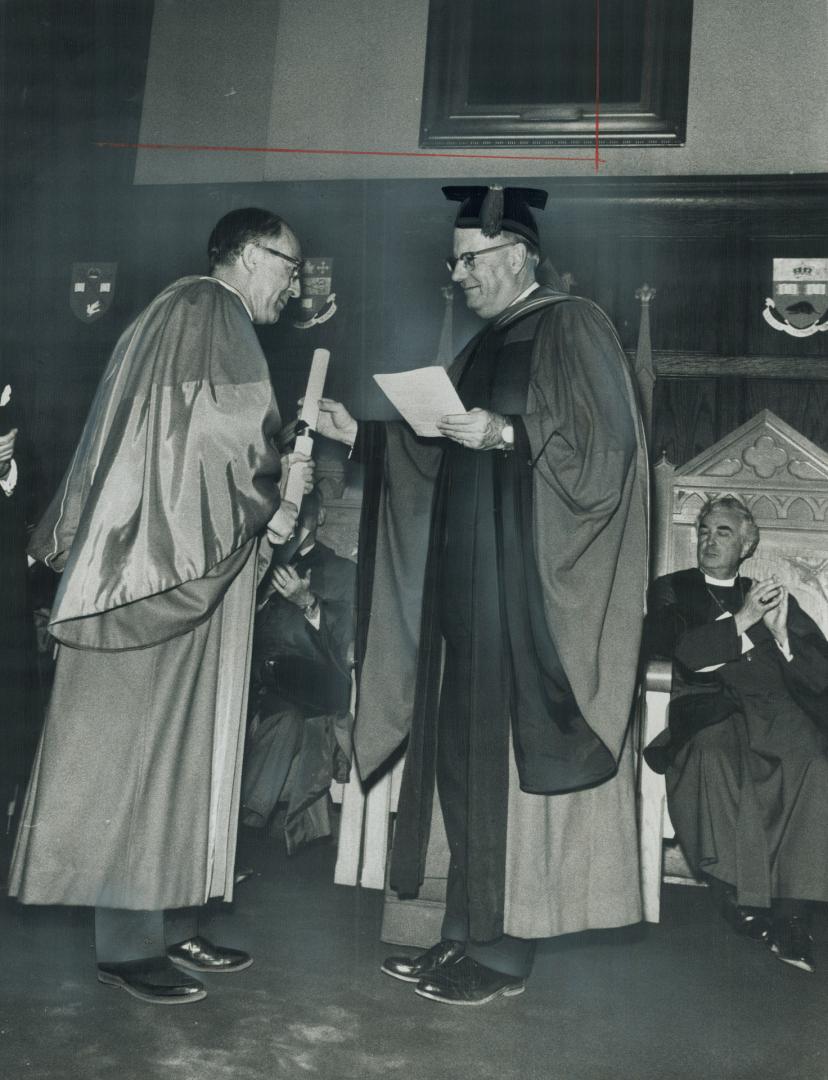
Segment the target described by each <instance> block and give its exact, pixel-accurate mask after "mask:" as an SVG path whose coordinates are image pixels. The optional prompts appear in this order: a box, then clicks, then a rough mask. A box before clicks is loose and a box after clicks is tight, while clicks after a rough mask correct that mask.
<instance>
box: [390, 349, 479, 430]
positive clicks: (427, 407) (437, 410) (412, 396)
mask: <svg viewBox="0 0 828 1080" xmlns="http://www.w3.org/2000/svg"><path fill="white" fill-rule="evenodd" d="M374 380H375V381H376V383H377V386H379V388H380V390H382V392H383V393H384V394H385V396H386V397H387V398H388V400H389V401H390V402H391V404H392V405H393V406H394V407H395V408H396V409H397V411H398V412H399V413H400V415H401V416H402V418H403V420H405V421H407V422H408V423H409V424H410V425H411V427H412V428H413V430H414V432H415V434H417V435H424V436H425V437H427V438H431V439H436V438H440V436H441V435H442V434H443V433H442V432H441V431H440V430H439V428H438V427H437V424H438V422H439V421H440V420H441V419H442V418H443V417H444V416H452V415H456V414H459V413H465V411H466V410H465V408H464V407H463V402H462V401H461V400H460V398H459V397H458V395H457V391H456V390H455V388H454V386H453V385H452V382H451V380H450V379H449V377H448V375H447V374H446V371H445V368H441V367H436V366H435V367H423V368H415V370H414V371H400V372H397V373H395V374H389V375H375V376H374Z"/></svg>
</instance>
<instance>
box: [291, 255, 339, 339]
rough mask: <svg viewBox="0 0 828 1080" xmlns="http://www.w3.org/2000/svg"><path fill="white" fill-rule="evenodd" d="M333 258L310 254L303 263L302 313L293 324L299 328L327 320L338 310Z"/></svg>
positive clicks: (300, 300)
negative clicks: (333, 283) (333, 288)
mask: <svg viewBox="0 0 828 1080" xmlns="http://www.w3.org/2000/svg"><path fill="white" fill-rule="evenodd" d="M332 280H333V259H331V258H326V257H322V256H310V257H309V258H307V259H305V260H304V261H303V263H302V292H301V295H300V298H299V307H300V310H301V315H300V316H299V318H298V319H296V320H295V322H294V323H293V325H294V326H295V327H296V328H297V329H298V330H309V329H310V327H312V326H318V325H319V324H320V323H323V322H327V321H328V319H330V318H331V316H332V315H334V314H335V312H336V293H335V292H332V291H331V282H332Z"/></svg>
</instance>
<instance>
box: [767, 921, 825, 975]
mask: <svg viewBox="0 0 828 1080" xmlns="http://www.w3.org/2000/svg"><path fill="white" fill-rule="evenodd" d="M769 944H770V948H771V952H772V953H773V954H774V956H776V958H777V959H778V960H781V961H782V963H783V964H790V965H791V967H795V968H799V969H800V971H808V972H814V971H816V963H815V961H814V953H813V947H814V939H813V937H812V936H811V930H810V925H809V922H808V919H806V918H804V917H803V916H802V915H793V916H791V917H789V918H787V919H774V920H773V927H772V929H771V932H770V939H769Z"/></svg>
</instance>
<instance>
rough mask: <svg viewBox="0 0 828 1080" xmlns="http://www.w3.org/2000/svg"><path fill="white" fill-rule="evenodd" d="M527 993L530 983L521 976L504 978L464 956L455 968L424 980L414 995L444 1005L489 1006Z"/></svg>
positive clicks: (428, 976) (447, 969)
mask: <svg viewBox="0 0 828 1080" xmlns="http://www.w3.org/2000/svg"><path fill="white" fill-rule="evenodd" d="M525 989H526V980H525V979H523V978H522V977H521V976H519V975H504V974H503V973H502V972H500V971H493V970H492V969H491V968H487V967H484V965H483V964H478V962H477V961H476V960H472V958H471V957H470V956H462V957H461V958H460V959H459V960H458V961H457V962H456V963H454V964H452V965H451V967H448V968H443V969H442V970H441V971H438V972H437V973H436V974H435V975H427V976H425V977H424V978H422V979H420V981H419V982H418V983H417V986H416V988H415V990H414V993H415V994H419V995H420V997H424V998H428V999H429V1000H430V1001H441V1002H442V1003H443V1004H444V1005H485V1004H486V1002H487V1001H493V1000H494V999H495V998H496V997H514V995H515V994H522V993H523V991H524V990H525Z"/></svg>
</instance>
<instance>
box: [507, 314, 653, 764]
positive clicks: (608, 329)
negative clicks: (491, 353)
mask: <svg viewBox="0 0 828 1080" xmlns="http://www.w3.org/2000/svg"><path fill="white" fill-rule="evenodd" d="M520 420H521V422H522V424H523V426H524V429H525V431H526V435H527V437H528V441H529V446H530V450H531V455H532V456H531V465H532V469H533V476H534V479H533V510H532V513H533V538H534V547H535V557H536V562H537V567H538V574H539V578H540V582H541V588H542V591H543V600H544V608H545V612H546V620H547V624H548V628H549V632H550V634H551V635H552V637H553V639H554V641H555V643H556V647H557V650H558V652H559V655H560V658H561V660H562V662H563V665H564V669H565V671H566V675H567V677H568V679H569V682H570V684H571V686H572V689H573V691H574V693H575V696H576V700H577V702H578V706H579V708H580V710H581V712H582V714H583V716H584V717H585V719H586V720H587V722H588V723H589V725H590V727H591V728H592V729H593V731H594V732H595V733H596V734H597V735H598V736H599V738H600V739H601V740H602V742H603V743H604V744H605V745H606V746H607V747H608V748H609V749H610V750H611V752H612V754H613V756H617V754H618V753H619V752H620V749H621V746H622V745H623V736H624V732H625V730H626V726H627V722H628V718H629V709H630V704H631V701H632V695H633V691H634V684H635V675H636V670H637V664H638V656H639V646H640V641H641V629H642V623H643V616H644V607H645V596H646V589H647V575H648V547H647V545H648V541H647V522H648V508H647V485H648V479H647V478H648V465H647V456H646V447H645V444H644V434H643V426H642V424H641V419H640V414H639V410H638V405H637V400H636V395H635V388H634V385H633V382H632V378H631V376H630V373H629V369H628V364H627V359H626V356H625V354H624V351H623V349H622V348H621V345H620V343H619V341H618V338H617V335H616V334H615V331H614V329H613V328H612V325H611V324H610V323H609V321H608V319H607V317H606V316H605V315H604V314H603V312H601V311H600V309H598V308H596V307H595V306H594V305H593V304H591V303H590V302H588V301H585V300H581V299H570V300H566V301H563V302H560V303H556V304H554V305H553V306H551V307H550V308H549V309H548V310H547V311H546V312H544V314H543V315H542V316H541V318H540V320H539V322H538V325H537V328H536V331H535V336H534V341H533V346H532V368H531V375H530V383H529V393H528V396H527V409H526V412H525V414H524V415H523V416H522V417H521V418H520ZM587 598H588V599H587Z"/></svg>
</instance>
